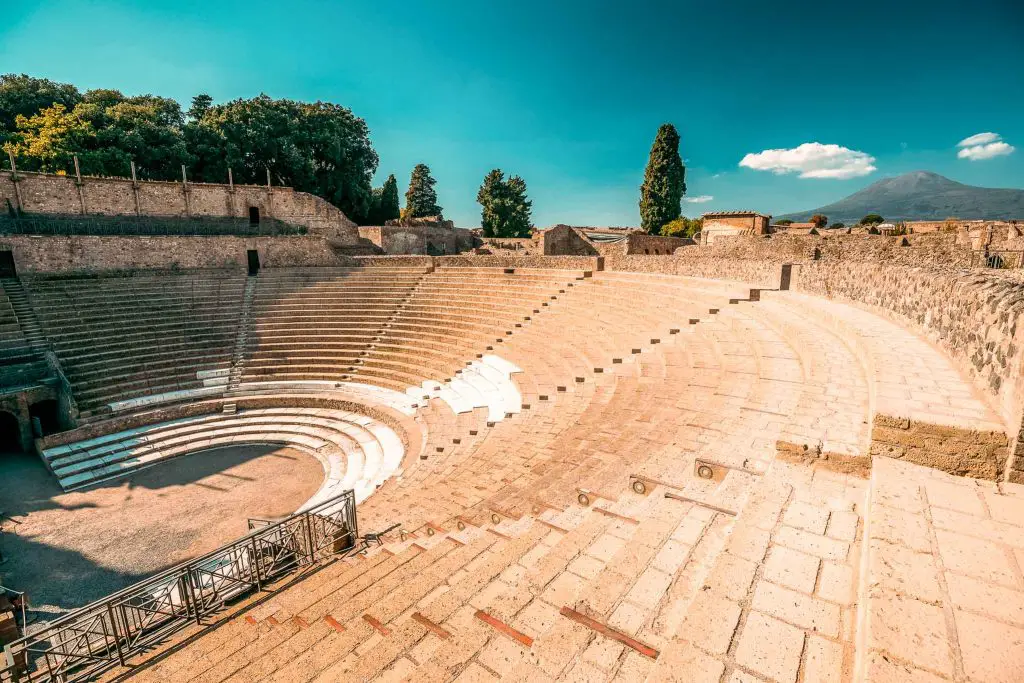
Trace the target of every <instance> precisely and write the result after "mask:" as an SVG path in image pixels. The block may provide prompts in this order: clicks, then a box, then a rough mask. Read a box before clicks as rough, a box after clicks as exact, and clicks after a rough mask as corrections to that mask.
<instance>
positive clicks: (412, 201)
mask: <svg viewBox="0 0 1024 683" xmlns="http://www.w3.org/2000/svg"><path fill="white" fill-rule="evenodd" d="M435 184H437V181H436V180H434V179H433V178H432V177H431V176H430V167H429V166H427V165H426V164H416V167H415V168H414V169H412V177H411V178H410V179H409V189H408V190H407V191H406V193H405V214H404V217H405V218H424V217H426V216H440V215H441V207H440V206H438V205H437V190H435V189H434V185H435Z"/></svg>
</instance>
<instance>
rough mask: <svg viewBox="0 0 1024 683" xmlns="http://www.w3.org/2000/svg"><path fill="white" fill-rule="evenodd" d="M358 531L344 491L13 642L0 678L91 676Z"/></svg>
mask: <svg viewBox="0 0 1024 683" xmlns="http://www.w3.org/2000/svg"><path fill="white" fill-rule="evenodd" d="M357 537H358V528H357V525H356V500H355V494H354V492H353V491H346V492H345V493H342V494H341V495H339V496H336V497H334V498H331V499H329V500H326V501H324V502H323V503H320V504H318V505H316V506H314V507H312V508H310V509H309V510H305V511H303V512H299V513H296V514H294V515H291V516H289V517H287V518H285V519H283V520H281V521H279V522H275V523H272V524H269V525H266V526H263V527H260V528H258V529H256V530H254V531H252V532H250V533H249V534H247V535H245V536H243V537H241V538H239V539H238V540H236V541H234V542H232V543H229V544H227V545H225V546H222V547H220V548H218V549H217V550H214V551H213V552H210V553H207V554H206V555H203V556H202V557H199V558H196V559H194V560H189V561H188V562H184V563H182V564H179V565H176V566H174V567H172V568H170V569H168V570H166V571H164V572H161V573H160V574H157V575H156V576H153V577H151V578H149V579H146V580H145V581H140V582H139V583H136V584H134V585H132V586H129V587H128V588H125V589H124V590H121V591H118V592H117V593H114V594H113V595H110V596H107V597H106V598H103V599H101V600H98V601H96V602H94V603H92V604H90V605H87V606H85V607H83V608H81V609H78V610H75V611H74V612H72V613H70V614H68V615H66V616H64V617H62V618H60V619H57V620H56V621H53V622H51V623H49V624H47V625H46V626H45V627H44V628H42V629H41V630H39V631H38V632H36V633H32V634H31V635H27V636H24V637H22V638H20V639H18V640H16V641H14V642H13V643H10V644H9V645H7V646H6V647H5V648H4V655H5V659H4V660H0V667H2V668H0V681H4V682H7V681H19V682H26V681H27V682H36V681H38V682H54V683H56V682H58V681H59V682H60V683H74V682H75V681H84V680H88V679H90V678H92V677H94V676H96V675H97V674H99V673H100V672H102V671H104V670H106V669H108V668H110V667H113V666H115V665H117V664H121V665H123V664H125V662H126V660H127V659H128V658H129V657H131V656H133V655H135V654H138V653H140V652H144V651H147V650H150V649H151V648H152V646H153V645H155V644H156V643H157V642H158V641H160V640H161V639H163V638H166V637H167V636H168V635H170V634H171V633H174V632H176V631H179V630H181V629H183V628H185V627H186V626H188V625H189V624H192V623H194V624H198V625H202V619H203V617H204V616H207V615H209V614H212V613H214V612H216V611H218V610H220V609H221V608H222V607H223V606H224V605H225V604H226V603H227V602H228V601H230V600H232V599H234V598H237V597H239V596H242V595H244V594H247V593H250V592H253V591H259V590H262V589H263V586H264V585H265V584H267V583H269V582H271V581H274V580H276V579H279V578H281V577H282V576H284V575H286V574H288V573H291V572H294V571H297V570H299V569H300V568H302V567H306V566H309V565H311V564H313V563H315V562H317V561H319V560H321V559H324V558H327V557H329V556H330V555H333V554H335V553H338V552H343V551H347V550H349V549H351V548H354V547H355V545H356V539H357Z"/></svg>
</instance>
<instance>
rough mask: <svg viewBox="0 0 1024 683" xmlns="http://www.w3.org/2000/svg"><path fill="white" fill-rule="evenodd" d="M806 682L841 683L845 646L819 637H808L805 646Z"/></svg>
mask: <svg viewBox="0 0 1024 683" xmlns="http://www.w3.org/2000/svg"><path fill="white" fill-rule="evenodd" d="M804 651H805V652H804V665H803V676H804V680H805V681H815V682H817V681H821V683H833V682H835V683H839V682H840V681H842V680H843V646H842V645H840V644H839V643H837V642H835V641H832V640H826V639H824V638H821V637H819V636H813V635H809V636H807V643H806V644H805V646H804Z"/></svg>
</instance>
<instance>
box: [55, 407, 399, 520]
mask: <svg viewBox="0 0 1024 683" xmlns="http://www.w3.org/2000/svg"><path fill="white" fill-rule="evenodd" d="M244 443H270V444H274V443H280V444H286V445H289V446H292V447H295V448H298V449H300V450H303V451H306V452H308V453H310V454H311V455H313V456H314V457H316V458H318V459H319V460H320V461H321V462H322V463H323V465H324V470H325V484H324V487H323V488H322V489H321V490H320V492H319V493H318V494H317V496H315V497H314V499H313V500H312V501H311V503H310V504H313V503H315V502H318V501H319V500H322V499H326V498H329V497H331V496H332V495H337V494H338V493H340V492H341V491H344V490H348V489H355V491H356V497H357V500H363V499H365V498H366V497H368V496H369V495H370V494H371V493H372V492H373V491H374V490H375V489H376V487H377V486H379V485H380V484H381V483H383V482H384V481H385V480H387V479H388V477H390V476H391V475H392V474H393V473H394V472H395V470H397V469H398V468H399V467H400V466H401V463H402V458H403V455H404V452H405V449H404V446H403V445H402V440H401V439H400V438H399V437H398V436H397V435H396V434H395V433H394V431H393V430H392V429H391V428H390V427H388V426H386V425H384V424H382V423H380V422H378V421H377V420H374V419H372V418H370V417H367V416H365V415H359V414H357V413H352V412H347V411H342V410H331V409H324V408H320V409H317V408H301V409H296V408H263V409H249V410H243V411H240V412H238V413H235V414H231V415H222V414H214V415H203V416H197V417H187V418H181V419H178V420H173V421H170V422H161V423H157V424H151V425H146V426H144V427H137V428H134V429H129V430H125V431H120V432H115V433H112V434H107V435H104V436H100V437H96V438H93V439H88V440H85V441H79V442H77V443H74V444H70V445H66V446H55V447H53V448H48V449H46V450H44V451H43V454H42V455H43V458H44V460H45V461H46V463H47V466H48V467H49V468H50V469H51V470H52V471H53V473H54V474H55V475H56V476H57V478H58V480H59V482H60V484H61V486H62V487H63V488H64V489H65V490H74V489H78V488H82V487H85V486H89V485H91V484H95V483H98V482H101V481H105V480H107V479H112V478H115V477H120V476H124V475H125V474H128V473H130V472H133V471H135V470H139V469H143V468H145V467H151V466H153V465H156V464H159V463H160V462H163V461H165V460H168V459H170V458H174V457H177V456H180V455H186V454H189V453H193V452H195V451H199V450H209V449H211V448H216V447H224V446H235V445H240V444H244Z"/></svg>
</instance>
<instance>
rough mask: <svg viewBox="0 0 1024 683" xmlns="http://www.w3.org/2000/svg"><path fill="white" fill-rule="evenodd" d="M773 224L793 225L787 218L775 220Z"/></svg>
mask: <svg viewBox="0 0 1024 683" xmlns="http://www.w3.org/2000/svg"><path fill="white" fill-rule="evenodd" d="M775 225H793V221H792V220H790V219H789V218H783V219H782V220H781V221H775Z"/></svg>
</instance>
